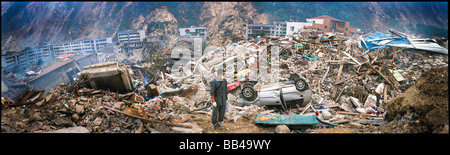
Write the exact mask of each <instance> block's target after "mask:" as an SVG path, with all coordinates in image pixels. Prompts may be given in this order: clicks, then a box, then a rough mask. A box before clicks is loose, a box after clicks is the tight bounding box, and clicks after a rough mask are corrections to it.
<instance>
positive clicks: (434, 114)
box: [385, 67, 449, 133]
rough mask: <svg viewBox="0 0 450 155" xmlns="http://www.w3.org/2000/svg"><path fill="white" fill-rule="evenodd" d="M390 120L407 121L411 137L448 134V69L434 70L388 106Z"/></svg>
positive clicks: (387, 114)
mask: <svg viewBox="0 0 450 155" xmlns="http://www.w3.org/2000/svg"><path fill="white" fill-rule="evenodd" d="M386 112H387V113H386V117H385V118H386V120H388V121H406V122H407V123H406V124H409V126H410V128H409V130H408V131H406V132H408V133H409V132H411V133H448V122H449V121H448V68H447V67H442V68H432V69H430V70H429V71H427V72H425V73H423V74H422V76H421V77H420V78H419V79H418V81H417V83H416V84H415V85H413V86H412V87H410V88H409V89H408V90H407V91H406V92H405V93H403V94H401V95H399V96H397V97H395V98H394V99H393V100H391V101H390V102H389V103H388V105H387V111H386Z"/></svg>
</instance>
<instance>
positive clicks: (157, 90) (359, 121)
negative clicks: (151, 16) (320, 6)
mask: <svg viewBox="0 0 450 155" xmlns="http://www.w3.org/2000/svg"><path fill="white" fill-rule="evenodd" d="M360 44H361V42H360V40H358V39H357V38H355V37H352V38H350V37H337V36H336V35H335V34H333V33H326V34H325V33H319V32H314V31H311V32H310V31H309V30H301V31H299V32H298V33H295V34H294V35H292V36H286V37H282V38H273V37H257V38H254V39H251V40H248V41H239V42H237V43H231V44H229V45H227V46H224V47H217V48H212V49H209V51H206V52H205V54H204V55H203V56H201V57H199V59H196V60H195V59H190V60H188V61H186V63H185V64H183V65H181V66H178V67H179V68H178V69H179V70H178V71H179V72H175V70H174V69H176V68H172V69H171V71H166V70H164V71H162V70H161V71H155V70H149V69H148V68H150V67H151V66H152V65H154V64H151V63H145V61H144V62H142V63H141V64H134V65H133V66H134V67H131V69H127V67H128V66H125V65H123V64H120V63H117V64H116V63H105V64H97V65H94V66H97V67H98V66H103V67H105V66H106V67H108V66H109V67H114V66H117V68H119V66H120V68H119V69H111V68H109V69H105V70H106V71H108V72H109V74H108V75H110V76H111V77H108V78H109V79H110V80H104V79H103V80H102V79H99V78H104V76H105V72H104V70H102V69H101V68H97V67H92V66H91V67H90V70H89V66H88V67H87V69H88V70H87V71H85V72H83V73H82V74H81V75H82V76H81V77H80V80H78V81H77V82H75V83H73V84H61V85H59V86H58V87H55V88H54V89H52V90H51V91H50V92H48V93H44V92H43V91H42V90H39V89H33V90H29V91H27V93H25V94H24V95H22V97H21V98H19V100H18V101H17V103H11V102H10V101H6V100H5V101H4V100H3V98H2V132H7V133H10V132H55V130H59V129H64V131H67V128H71V127H83V128H86V130H82V131H88V132H91V133H159V132H162V133H205V132H206V133H208V132H211V131H210V130H209V128H210V125H211V124H210V122H211V97H210V88H209V82H210V81H211V80H212V79H213V78H214V77H215V75H214V73H215V69H217V68H220V67H222V66H224V67H225V69H224V70H225V73H226V76H225V77H226V78H227V81H228V84H229V85H233V87H232V88H231V89H232V90H229V94H228V101H227V112H226V115H225V116H226V121H224V126H225V127H226V128H225V129H221V130H219V132H232V133H233V132H234V133H242V132H244V133H245V132H246V133H254V132H262V133H289V132H290V133H324V132H325V133H402V132H441V130H445V129H447V131H448V99H447V98H446V96H448V87H446V86H447V80H446V79H447V76H448V75H447V74H448V70H447V69H446V68H447V67H448V57H447V55H444V54H438V53H432V52H428V51H420V50H413V49H408V48H398V47H391V46H388V47H386V48H383V49H380V48H379V49H375V50H365V49H364V48H362V47H361V45H360ZM274 48H276V50H273V49H274ZM274 51H275V52H278V53H272V52H274ZM172 52H173V51H172ZM263 63H267V64H269V65H268V66H267V68H263V69H266V70H267V71H268V73H262V74H261V73H260V69H258V66H260V64H263ZM228 64H230V65H228ZM276 67H279V69H275V70H274V69H273V68H276ZM263 71H265V70H263ZM116 72H117V73H116ZM169 72H171V73H172V74H169ZM85 73H86V74H89V75H90V77H91V78H92V79H85V78H84V76H83V74H85ZM143 73H144V74H143ZM149 73H151V74H152V75H151V79H150V80H149V79H147V77H149V76H147V75H148V74H149ZM293 74H296V75H298V77H294V78H293V79H298V78H301V79H304V80H305V82H306V83H307V84H308V86H309V87H308V89H310V90H311V92H312V95H311V96H310V98H311V100H310V101H309V99H308V103H305V104H297V105H294V106H289V107H285V106H278V107H277V106H265V105H263V106H257V105H255V104H238V102H239V103H240V100H242V95H241V91H240V90H241V89H242V85H245V84H242V83H241V82H246V81H257V84H256V85H255V86H254V87H261V86H263V85H270V84H277V83H280V82H285V81H293V80H292V79H291V78H292V75H293ZM116 75H119V76H116ZM261 75H262V76H261ZM113 76H116V77H120V76H122V78H114V77H113ZM124 77H126V78H125V80H124ZM444 78H445V80H444ZM132 79H135V80H132ZM136 79H137V80H136ZM112 80H116V81H117V80H119V81H120V80H122V81H120V82H123V84H122V85H117V84H115V85H112V84H111V85H109V84H108V83H107V82H105V81H112ZM277 80H278V81H277ZM149 81H151V82H149ZM115 83H117V82H115ZM119 86H120V87H125V88H127V89H116V90H117V91H118V90H121V91H122V92H121V93H118V92H117V91H108V89H109V90H115V89H114V88H113V87H119ZM93 88H97V89H93ZM130 88H133V90H129V89H130ZM435 88H438V89H435ZM125 90H126V92H125ZM438 96H439V97H438ZM442 96H443V98H441V97H442ZM308 98H309V97H308ZM432 101H433V102H432ZM300 105H306V106H300ZM257 115H258V116H260V118H258V119H261V120H263V121H264V120H266V119H267V118H269V117H265V115H267V116H274V117H273V118H275V116H284V115H285V116H288V115H301V116H305V117H298V118H299V119H300V118H317V119H318V120H319V122H320V123H322V124H325V125H326V126H324V125H322V124H318V125H313V126H312V128H311V127H309V128H308V129H306V130H305V129H304V128H302V129H299V128H298V126H302V124H296V125H295V124H294V125H285V124H283V122H278V123H281V124H282V125H278V126H277V127H268V126H261V125H256V124H255V119H257ZM312 115H314V117H309V116H312ZM315 116H317V117H315ZM280 118H282V117H280ZM405 119H406V120H409V124H411V122H412V123H413V124H414V123H416V124H420V125H422V127H421V129H420V130H414V129H411V130H396V129H397V128H396V126H397V123H398V122H399V120H405ZM442 120H447V122H445V121H444V122H443V121H442ZM299 121H305V120H299ZM410 126H414V125H410ZM288 129H290V131H288ZM215 132H217V131H215Z"/></svg>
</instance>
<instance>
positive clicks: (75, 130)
mask: <svg viewBox="0 0 450 155" xmlns="http://www.w3.org/2000/svg"><path fill="white" fill-rule="evenodd" d="M46 133H89V130H88V129H86V128H85V127H81V126H76V127H70V128H64V129H59V130H54V131H49V132H46Z"/></svg>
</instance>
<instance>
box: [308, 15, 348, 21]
mask: <svg viewBox="0 0 450 155" xmlns="http://www.w3.org/2000/svg"><path fill="white" fill-rule="evenodd" d="M310 19H331V20H336V21H342V20H339V19H337V18H334V17H331V16H328V15H322V16H317V17H313V18H310Z"/></svg>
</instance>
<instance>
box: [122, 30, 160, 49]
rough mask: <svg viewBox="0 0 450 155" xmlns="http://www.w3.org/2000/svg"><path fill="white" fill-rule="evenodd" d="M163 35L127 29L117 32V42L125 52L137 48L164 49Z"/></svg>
mask: <svg viewBox="0 0 450 155" xmlns="http://www.w3.org/2000/svg"><path fill="white" fill-rule="evenodd" d="M161 39H162V36H148V37H146V35H145V30H125V31H121V32H119V33H118V34H117V42H118V44H119V46H120V47H121V50H122V51H123V52H124V53H129V52H131V51H133V50H135V49H142V48H148V49H154V50H156V51H161V50H162V44H161Z"/></svg>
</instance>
